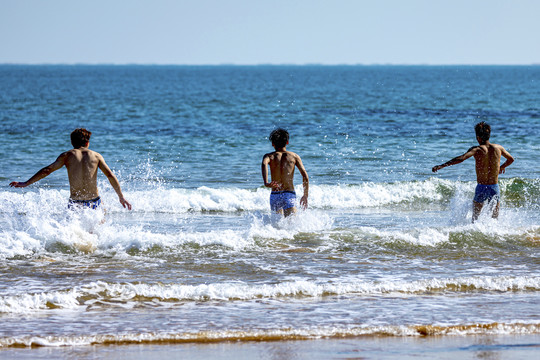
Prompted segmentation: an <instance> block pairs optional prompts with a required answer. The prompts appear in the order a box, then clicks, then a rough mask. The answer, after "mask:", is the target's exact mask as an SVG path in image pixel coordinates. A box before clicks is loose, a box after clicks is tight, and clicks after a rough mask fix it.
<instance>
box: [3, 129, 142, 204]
mask: <svg viewBox="0 0 540 360" xmlns="http://www.w3.org/2000/svg"><path fill="white" fill-rule="evenodd" d="M90 135H92V133H91V132H90V131H88V130H86V129H75V130H74V131H73V132H72V133H71V144H72V145H73V149H72V150H69V151H66V152H65V153H62V154H60V156H58V158H57V159H56V161H55V162H53V163H52V164H51V165H49V166H46V167H44V168H43V169H41V170H39V171H38V172H37V173H36V174H35V175H34V176H32V177H31V178H30V179H29V180H28V181H25V182H15V181H14V182H12V183H11V184H9V185H10V186H13V187H17V188H19V187H21V188H23V187H27V186H28V185H30V184H33V183H35V182H36V181H39V180H41V179H43V178H44V177H46V176H48V175H50V174H51V173H52V172H53V171H56V170H58V169H60V168H61V167H62V166H64V165H65V166H66V168H67V172H68V179H69V190H70V193H71V195H70V198H69V204H68V207H70V208H71V207H73V206H82V207H88V208H91V209H97V208H98V207H99V206H100V204H101V199H100V197H99V193H98V188H97V169H98V168H99V169H100V170H101V171H102V172H103V173H104V174H105V176H107V179H109V182H110V183H111V185H112V187H113V189H114V191H116V194H117V195H118V199H119V200H120V203H121V204H122V206H123V207H125V208H126V207H127V208H128V209H129V210H131V204H130V203H129V202H128V201H127V200H126V199H125V198H124V195H123V194H122V190H121V189H120V183H119V182H118V179H117V178H116V176H114V174H113V172H112V171H111V169H109V167H108V166H107V164H106V163H105V160H104V159H103V156H101V154H99V153H97V152H95V151H92V150H89V149H88V145H89V144H90Z"/></svg>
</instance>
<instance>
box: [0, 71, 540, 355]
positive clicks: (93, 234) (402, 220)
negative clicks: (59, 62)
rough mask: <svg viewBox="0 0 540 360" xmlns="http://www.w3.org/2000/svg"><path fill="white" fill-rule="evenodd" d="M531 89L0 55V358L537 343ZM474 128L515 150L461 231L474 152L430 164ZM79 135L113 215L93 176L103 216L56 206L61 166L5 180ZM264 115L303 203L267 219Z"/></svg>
mask: <svg viewBox="0 0 540 360" xmlns="http://www.w3.org/2000/svg"><path fill="white" fill-rule="evenodd" d="M538 99H540V67H538V66H530V67H529V66H522V67H511V66H508V67H478V66H475V67H467V66H448V67H435V66H402V67H401V66H252V67H242V66H210V67H204V66H200V67H189V66H83V65H77V66H17V65H3V66H0V132H1V135H2V136H1V137H0V156H1V159H2V161H1V162H0V180H1V182H2V184H1V186H0V213H1V217H0V274H1V277H0V323H1V326H0V348H4V349H10V348H13V347H20V346H25V347H30V346H59V345H88V344H97V345H99V344H137V343H145V344H162V343H199V342H200V343H207V342H220V341H227V340H233V341H249V340H255V341H266V340H273V341H274V340H275V341H289V340H295V339H298V340H304V339H312V340H313V339H333V338H352V339H356V338H359V337H365V336H370V337H376V338H378V337H381V336H383V337H388V336H389V337H397V338H400V337H425V336H428V337H429V336H437V335H438V336H447V337H452V336H479V335H494V336H497V335H501V336H502V335H505V336H506V335H512V336H513V335H515V336H529V337H530V336H532V339H533V340H532V344H533V346H537V345H538V344H539V343H540V340H539V338H538V334H540V311H539V310H540V308H539V305H538V304H539V301H540V297H539V295H540V260H539V254H540V252H539V247H540V221H539V220H540V219H539V210H540V206H539V200H540V169H539V167H538V159H539V158H540V145H539V144H540V107H539V103H538ZM479 121H487V122H488V123H490V124H491V125H492V139H491V140H492V142H494V143H499V144H501V145H503V146H504V147H505V148H506V150H508V151H509V152H510V154H512V155H513V156H514V158H515V162H514V163H513V164H512V165H511V166H510V167H508V168H507V171H506V173H505V174H503V175H501V177H500V185H501V193H502V201H501V213H500V217H499V219H498V220H494V219H492V218H491V217H490V214H489V213H488V212H487V211H485V212H484V213H483V214H482V215H481V217H480V220H479V221H478V222H476V223H474V224H472V223H471V215H472V202H471V201H472V198H473V194H474V188H475V185H476V182H475V171H474V160H473V159H469V160H467V161H465V162H464V163H462V164H459V165H456V166H453V167H449V168H445V169H442V170H440V171H439V173H437V174H433V173H432V172H431V168H432V167H433V166H434V165H437V164H441V163H443V162H445V161H447V160H449V159H450V158H452V157H454V156H457V155H460V154H462V153H464V152H465V151H467V149H469V148H470V147H471V146H474V145H476V140H475V135H474V125H475V124H476V123H477V122H479ZM77 127H86V128H87V129H89V130H90V131H92V133H93V134H92V138H91V141H90V148H91V149H93V150H95V151H98V152H100V153H101V154H102V155H103V156H104V158H105V160H106V162H107V163H108V165H109V166H110V167H111V169H112V170H113V171H114V172H115V174H116V175H117V177H118V178H119V180H120V183H121V185H122V188H123V191H124V194H125V196H126V198H127V199H128V200H129V201H130V202H131V203H132V205H133V210H132V211H127V210H125V209H123V208H122V206H121V205H120V203H119V202H118V199H117V197H116V194H115V193H114V191H113V189H112V187H111V186H110V184H109V183H108V181H107V179H106V177H105V176H103V174H100V175H99V178H98V179H99V180H98V182H99V187H100V194H101V197H102V199H103V204H104V208H105V211H91V210H83V211H69V210H68V209H67V200H68V197H69V186H68V183H67V174H66V171H65V170H64V169H61V170H59V171H57V172H55V173H53V174H51V175H50V176H48V177H47V178H45V179H43V180H41V181H40V182H38V183H36V184H33V185H31V186H29V187H27V188H24V189H14V188H9V186H8V184H9V183H10V182H11V181H25V180H27V179H28V178H30V177H31V176H32V175H33V174H34V173H35V172H36V171H37V170H39V169H40V168H42V167H44V166H46V165H48V164H50V163H52V162H53V161H54V160H55V159H56V157H57V156H58V155H59V154H60V153H62V152H63V151H66V150H69V149H70V148H71V145H70V142H69V134H70V132H71V131H72V130H73V129H75V128H77ZM276 127H283V128H286V129H287V130H288V131H289V132H290V135H291V138H290V143H289V145H288V147H287V149H288V150H290V151H294V152H296V153H298V154H299V155H300V156H301V157H302V160H303V163H304V165H305V167H306V170H307V172H308V174H309V178H310V186H309V207H308V209H307V210H305V211H303V210H301V211H299V212H298V214H297V215H296V216H293V217H290V218H285V219H283V218H280V217H279V216H277V215H275V214H272V213H271V212H270V207H269V189H268V188H265V187H263V184H262V177H261V166H260V164H261V160H262V157H263V155H264V154H265V153H267V152H270V151H272V150H273V149H272V146H271V143H270V142H269V140H268V135H269V133H270V132H271V131H272V130H273V129H275V128H276ZM503 160H504V159H503ZM295 183H296V191H297V194H298V195H301V194H302V192H303V189H302V178H301V177H300V175H299V174H296V178H295ZM528 339H529V338H528ZM517 342H519V341H517ZM528 344H530V343H528ZM0 355H1V352H0Z"/></svg>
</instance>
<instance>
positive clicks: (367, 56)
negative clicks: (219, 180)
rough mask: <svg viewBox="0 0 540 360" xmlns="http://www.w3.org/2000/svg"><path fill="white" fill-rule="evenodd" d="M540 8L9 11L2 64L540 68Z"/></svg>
mask: <svg viewBox="0 0 540 360" xmlns="http://www.w3.org/2000/svg"><path fill="white" fill-rule="evenodd" d="M539 15H540V1H537V0H373V1H364V0H327V1H322V0H190V1H188V0H144V1H143V0H125V1H120V0H91V1H88V0H86V1H82V0H0V63H3V64H6V63H20V64H80V63H82V64H179V65H218V64H236V65H256V64H328V65H330V64H332V65H333V64H365V65H371V64H404V65H409V64H430V65H452V64H466V65H477V64H492V65H499V64H501V65H503V64H516V65H521V64H540V21H539V20H538V16H539Z"/></svg>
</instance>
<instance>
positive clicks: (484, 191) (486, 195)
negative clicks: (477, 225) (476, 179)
mask: <svg viewBox="0 0 540 360" xmlns="http://www.w3.org/2000/svg"><path fill="white" fill-rule="evenodd" d="M500 197H501V196H500V190H499V184H494V185H482V184H478V185H476V192H475V194H474V201H475V202H477V203H483V202H484V201H486V200H487V201H491V200H493V199H495V200H496V201H499V199H500Z"/></svg>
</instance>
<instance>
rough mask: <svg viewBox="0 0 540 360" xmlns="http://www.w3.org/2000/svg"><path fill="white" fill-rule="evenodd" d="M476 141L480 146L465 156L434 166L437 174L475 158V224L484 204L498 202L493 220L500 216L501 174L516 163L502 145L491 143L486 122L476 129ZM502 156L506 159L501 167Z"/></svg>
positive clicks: (470, 150) (494, 209)
mask: <svg viewBox="0 0 540 360" xmlns="http://www.w3.org/2000/svg"><path fill="white" fill-rule="evenodd" d="M474 130H475V132H476V140H477V141H478V144H480V145H479V146H473V147H471V148H470V149H469V150H468V151H467V152H466V153H465V154H463V155H460V156H457V157H455V158H453V159H452V160H449V161H447V162H445V163H444V164H442V165H437V166H434V167H433V169H432V171H433V172H437V171H438V170H440V169H442V168H443V167H446V166H450V165H455V164H459V163H460V162H463V161H464V160H466V159H468V158H470V157H471V156H474V159H475V160H476V181H477V183H478V185H477V186H476V192H475V195H474V200H473V216H472V221H473V222H475V221H476V220H477V219H478V216H479V215H480V211H482V207H483V206H484V202H485V201H486V200H487V201H489V202H490V201H492V200H493V201H496V204H495V207H494V208H493V214H492V217H493V218H495V219H496V218H497V217H498V216H499V200H500V191H499V184H498V183H499V174H504V171H505V169H506V168H507V167H508V166H509V165H510V164H512V163H513V162H514V158H513V157H512V155H510V154H509V153H508V152H507V151H506V150H505V149H504V148H503V147H502V146H501V145H497V144H492V143H490V142H489V137H490V135H491V127H490V126H489V125H488V124H486V123H485V122H483V121H482V122H480V123H478V124H476V126H475V127H474ZM501 156H503V157H504V158H506V161H505V162H504V164H502V165H501Z"/></svg>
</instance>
